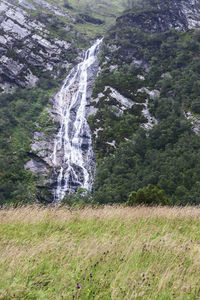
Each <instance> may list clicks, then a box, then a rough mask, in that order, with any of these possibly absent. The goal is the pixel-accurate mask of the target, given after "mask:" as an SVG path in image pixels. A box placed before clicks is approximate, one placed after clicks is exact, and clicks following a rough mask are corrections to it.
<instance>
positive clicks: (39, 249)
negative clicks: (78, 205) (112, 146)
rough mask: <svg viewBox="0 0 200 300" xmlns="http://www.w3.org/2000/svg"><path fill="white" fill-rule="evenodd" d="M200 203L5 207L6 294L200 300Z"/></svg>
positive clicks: (0, 266) (2, 266) (1, 280)
mask: <svg viewBox="0 0 200 300" xmlns="http://www.w3.org/2000/svg"><path fill="white" fill-rule="evenodd" d="M199 217H200V209H199V208H190V207H188V208H184V209H183V208H182V209H181V208H171V209H170V208H165V207H164V208H146V207H138V208H132V209H130V208H120V207H116V208H114V207H104V208H99V209H91V208H87V209H84V210H69V209H68V208H66V207H62V208H57V209H50V208H49V209H48V208H39V207H26V208H18V209H8V210H1V211H0V225H1V226H0V240H1V243H0V250H1V257H0V275H1V276H0V298H1V299H2V300H3V299H6V300H9V299H62V298H63V299H82V300H85V299H127V300H130V299H190V300H191V299H198V298H199V297H200V287H199V261H200V245H199V244H200V235H199V226H200V224H199Z"/></svg>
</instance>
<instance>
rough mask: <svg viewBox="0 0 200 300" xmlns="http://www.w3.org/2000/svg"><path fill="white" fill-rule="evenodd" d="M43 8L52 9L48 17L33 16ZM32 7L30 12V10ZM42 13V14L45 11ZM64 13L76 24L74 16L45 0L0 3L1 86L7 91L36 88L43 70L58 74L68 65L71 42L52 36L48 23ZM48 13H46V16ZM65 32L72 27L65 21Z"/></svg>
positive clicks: (2, 1)
mask: <svg viewBox="0 0 200 300" xmlns="http://www.w3.org/2000/svg"><path fill="white" fill-rule="evenodd" d="M39 7H42V8H45V9H46V10H49V11H50V12H51V14H52V15H51V14H48V20H47V19H46V18H42V16H40V19H38V17H33V16H31V13H32V12H38V11H40V10H39V9H40V8H39ZM27 9H28V11H27ZM41 15H42V14H41ZM57 15H61V16H64V17H65V18H66V19H68V20H69V22H70V23H73V19H72V18H71V17H70V16H69V15H68V14H64V13H63V12H61V11H60V10H59V9H58V8H57V7H54V6H53V5H49V4H48V3H46V2H45V1H38V0H34V1H32V2H31V3H29V2H28V1H25V0H20V1H19V3H18V4H17V3H15V2H14V1H8V0H1V2H0V87H1V88H2V89H3V90H6V89H7V87H9V88H10V87H12V86H16V85H17V86H21V87H25V86H30V87H33V86H35V84H36V83H37V81H38V77H39V74H40V72H44V71H51V72H52V73H53V74H55V75H56V74H57V72H58V70H59V68H60V67H61V64H62V67H63V66H64V67H66V68H67V66H68V63H69V60H68V55H67V53H68V51H70V49H71V46H72V45H71V43H69V42H66V41H64V40H60V39H58V38H52V36H51V33H50V31H49V30H48V29H47V26H46V25H47V24H48V25H49V24H51V22H54V21H55V20H53V19H52V18H53V16H57ZM44 16H45V15H44ZM62 26H63V28H62V29H63V31H66V34H67V32H69V31H70V27H67V26H66V25H65V24H62Z"/></svg>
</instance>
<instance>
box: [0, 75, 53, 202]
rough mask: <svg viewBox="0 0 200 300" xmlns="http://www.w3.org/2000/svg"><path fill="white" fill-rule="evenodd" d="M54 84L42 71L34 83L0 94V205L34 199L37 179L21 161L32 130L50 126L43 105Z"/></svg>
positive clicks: (23, 161)
mask: <svg viewBox="0 0 200 300" xmlns="http://www.w3.org/2000/svg"><path fill="white" fill-rule="evenodd" d="M57 85H58V82H56V81H55V80H54V79H52V78H51V76H49V75H48V74H43V79H42V78H41V80H40V83H39V85H38V87H36V88H34V89H18V90H16V92H15V93H14V94H2V95H1V96H0V205H3V204H5V203H20V202H23V203H25V202H26V201H28V202H33V201H35V200H36V196H35V193H36V189H35V187H36V184H37V179H36V178H35V176H33V175H31V173H29V172H27V171H25V170H24V164H25V163H26V161H28V159H29V156H28V153H29V151H30V144H31V141H32V138H33V133H34V132H35V131H40V130H42V131H44V132H45V130H46V129H48V134H49V133H50V132H49V129H51V131H52V130H54V126H53V123H52V120H51V118H50V117H49V116H48V114H47V111H46V109H45V107H46V106H47V104H48V103H49V99H50V97H51V96H52V94H53V93H54V92H55V88H56V87H57ZM37 123H38V126H39V127H36V124H37ZM25 199H27V200H25Z"/></svg>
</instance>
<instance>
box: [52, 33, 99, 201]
mask: <svg viewBox="0 0 200 300" xmlns="http://www.w3.org/2000/svg"><path fill="white" fill-rule="evenodd" d="M101 42H102V40H100V39H99V40H97V41H96V42H95V43H94V44H93V45H92V46H91V47H90V48H89V49H88V50H87V51H86V52H85V55H84V59H83V61H82V62H81V63H79V64H78V65H77V66H76V67H75V68H73V69H72V70H71V72H70V73H69V75H68V76H67V78H66V79H65V81H64V83H63V86H62V88H61V89H60V91H59V92H58V94H57V95H56V100H57V101H56V104H55V107H56V111H57V113H58V115H59V119H60V128H59V131H58V133H57V135H56V137H55V141H54V150H53V154H52V162H53V165H54V167H58V168H60V169H59V173H58V178H57V185H56V188H55V190H54V201H55V202H58V201H59V200H61V199H63V197H64V196H65V194H66V192H71V191H76V190H77V189H78V188H79V187H83V188H86V189H88V190H89V191H91V189H92V183H93V167H92V162H93V161H94V152H93V148H92V136H91V131H90V127H89V124H88V121H87V112H86V106H87V105H88V101H87V91H88V70H89V68H91V67H92V65H93V64H94V63H95V61H96V60H97V56H98V52H99V48H100V45H101ZM60 155H61V156H62V162H60V160H58V156H60Z"/></svg>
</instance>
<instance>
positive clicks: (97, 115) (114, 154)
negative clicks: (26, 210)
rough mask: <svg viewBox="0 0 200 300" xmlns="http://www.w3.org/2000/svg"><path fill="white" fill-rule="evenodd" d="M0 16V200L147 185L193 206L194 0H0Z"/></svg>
mask: <svg viewBox="0 0 200 300" xmlns="http://www.w3.org/2000/svg"><path fill="white" fill-rule="evenodd" d="M0 16H1V18H0V30H1V31H0V34H1V36H0V54H1V57H0V60H1V67H0V73H1V74H0V88H1V90H0V91H1V95H0V204H1V205H3V204H5V203H14V202H15V203H20V202H30V203H33V202H35V201H39V202H43V203H49V202H52V201H57V200H58V202H59V201H60V200H62V199H63V197H64V196H65V195H66V199H64V201H65V202H68V200H69V199H68V194H70V193H74V192H75V193H76V192H80V191H79V189H81V188H86V189H87V190H89V191H90V192H92V196H93V199H92V200H91V197H89V198H90V201H93V202H98V203H101V204H105V203H109V204H111V203H124V202H126V201H127V199H128V197H129V195H130V193H133V192H135V193H137V191H141V190H142V191H143V190H144V189H146V188H148V186H149V185H153V186H154V187H155V188H157V189H159V190H160V191H161V193H162V194H165V197H166V199H167V201H168V202H167V203H169V204H171V205H174V204H175V205H186V204H190V205H198V204H199V199H200V198H199V195H200V181H199V175H200V153H199V148H200V137H199V136H200V102H199V101H200V98H199V94H200V73H199V70H200V68H199V66H200V56H199V50H200V31H199V28H200V7H199V3H198V1H197V0H194V1H192V0H188V1H186V0H175V1H170V0H168V1H164V0H160V1H156V0H145V1H140V0H137V1H136V0H135V1H134V0H133V1H131V0H130V1H129V0H127V1H121V0H112V1H109V2H108V1H96V0H88V1H82V0H75V1H72V0H64V1H63V0H59V1H56V2H55V1H52V0H45V1H44V0H20V1H17V0H15V1H14V0H13V1H8V0H2V2H1V4H0ZM102 37H103V40H102V41H101V38H102ZM98 38H99V43H97V44H98V47H95V48H94V49H93V48H92V45H95V41H96V39H98ZM97 41H98V40H97ZM86 49H90V50H88V52H86ZM86 54H88V56H87V55H86ZM85 55H86V56H85ZM90 63H91V65H90ZM79 71H80V72H79ZM67 78H68V81H66V82H65V81H64V80H65V79H66V80H67ZM71 79H72V80H71ZM73 101H74V102H73ZM68 103H69V104H68ZM66 116H67V117H66ZM63 120H64V121H63ZM88 123H89V125H90V126H89V125H88ZM72 149H73V151H72ZM77 149H78V151H77ZM75 153H76V154H75ZM85 193H86V194H87V191H85ZM55 195H57V196H55ZM61 198H62V199H61ZM72 198H73V197H72ZM75 199H76V196H75ZM70 201H71V200H70ZM70 201H69V202H70ZM73 201H74V200H73V199H72V202H73ZM143 202H144V201H143ZM159 203H160V202H159Z"/></svg>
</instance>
